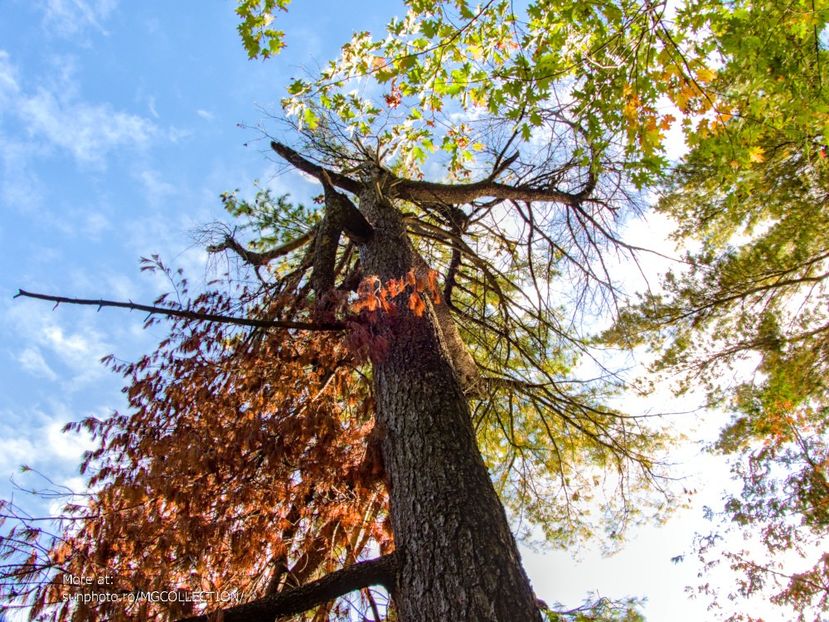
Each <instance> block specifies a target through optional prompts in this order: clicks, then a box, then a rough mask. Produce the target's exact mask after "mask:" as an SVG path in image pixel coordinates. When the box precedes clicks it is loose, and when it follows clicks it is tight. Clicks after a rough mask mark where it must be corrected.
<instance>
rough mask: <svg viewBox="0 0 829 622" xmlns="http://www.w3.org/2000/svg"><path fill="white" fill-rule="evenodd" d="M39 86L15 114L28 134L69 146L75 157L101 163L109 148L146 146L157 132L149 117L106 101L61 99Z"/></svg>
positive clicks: (88, 161) (91, 162)
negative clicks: (123, 109)
mask: <svg viewBox="0 0 829 622" xmlns="http://www.w3.org/2000/svg"><path fill="white" fill-rule="evenodd" d="M61 99H62V98H59V97H58V96H57V95H56V94H54V93H52V92H50V91H48V90H47V89H45V88H42V87H41V88H39V89H38V90H37V93H36V94H35V95H34V96H31V97H24V98H21V99H20V100H19V102H18V115H19V116H20V117H21V118H22V120H23V121H24V122H25V123H26V127H27V130H28V132H29V133H30V134H32V135H35V136H40V137H42V138H45V139H46V140H47V141H48V142H49V143H51V144H53V145H55V146H58V147H61V148H63V149H66V150H68V151H69V152H70V153H71V154H72V155H73V156H74V157H75V159H76V160H78V161H79V162H82V163H86V164H94V165H101V164H103V163H104V158H105V156H106V155H108V154H109V152H111V151H114V150H116V149H120V148H122V147H139V148H140V147H146V146H147V145H148V144H149V143H150V141H151V139H152V138H153V137H154V136H156V135H157V134H158V128H157V127H156V126H155V125H154V124H153V123H152V122H151V121H149V120H147V119H145V118H143V117H140V116H137V115H133V114H128V113H125V112H119V111H116V110H113V109H112V107H111V106H110V105H109V104H90V103H87V102H83V101H71V100H70V101H66V100H64V101H61Z"/></svg>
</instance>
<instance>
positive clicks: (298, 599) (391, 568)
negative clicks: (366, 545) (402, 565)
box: [178, 553, 397, 622]
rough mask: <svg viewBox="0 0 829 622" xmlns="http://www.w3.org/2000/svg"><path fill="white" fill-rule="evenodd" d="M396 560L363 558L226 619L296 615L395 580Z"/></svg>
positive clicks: (259, 621) (198, 620) (228, 612)
mask: <svg viewBox="0 0 829 622" xmlns="http://www.w3.org/2000/svg"><path fill="white" fill-rule="evenodd" d="M396 570H397V561H396V557H395V554H394V553H391V554H389V555H384V556H383V557H378V558H377V559H372V560H370V561H366V562H360V563H358V564H354V565H353V566H348V567H347V568H343V569H342V570H337V571H336V572H332V573H331V574H328V575H326V576H324V577H323V578H321V579H318V580H317V581H313V582H312V583H309V584H307V585H303V586H302V587H298V588H295V589H292V590H287V591H284V592H280V593H278V594H274V595H272V596H266V597H264V598H260V599H259V600H255V601H252V602H249V603H245V604H244V605H239V606H237V607H230V608H229V609H225V610H224V611H223V612H222V617H221V618H220V619H221V620H223V621H224V622H274V619H276V618H281V617H285V616H289V615H296V614H298V613H302V612H303V611H308V610H309V609H312V608H313V607H316V606H317V605H320V604H322V603H325V602H329V601H331V600H334V599H335V598H337V597H339V596H342V595H343V594H347V593H348V592H353V591H355V590H359V589H362V588H364V587H368V586H370V585H384V586H386V588H387V589H389V588H391V586H393V584H394V574H395V572H396ZM210 619H211V618H210V616H209V615H201V616H194V617H191V618H185V619H182V620H179V621H178V622H209V620H210Z"/></svg>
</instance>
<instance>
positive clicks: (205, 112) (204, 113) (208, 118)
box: [196, 108, 213, 121]
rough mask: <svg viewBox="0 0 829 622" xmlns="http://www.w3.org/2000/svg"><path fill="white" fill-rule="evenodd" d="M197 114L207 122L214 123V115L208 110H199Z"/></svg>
mask: <svg viewBox="0 0 829 622" xmlns="http://www.w3.org/2000/svg"><path fill="white" fill-rule="evenodd" d="M196 114H197V115H199V116H200V117H201V118H202V119H204V120H205V121H212V120H213V113H212V112H210V111H208V110H202V109H201V108H199V109H198V110H196Z"/></svg>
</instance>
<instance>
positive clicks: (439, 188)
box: [271, 141, 596, 205]
mask: <svg viewBox="0 0 829 622" xmlns="http://www.w3.org/2000/svg"><path fill="white" fill-rule="evenodd" d="M271 147H272V148H273V150H274V151H276V153H278V154H279V155H280V156H281V157H282V158H284V159H285V160H286V161H287V162H288V163H289V164H292V165H293V166H295V167H296V168H298V169H299V170H301V171H303V172H305V173H308V174H309V175H313V176H314V177H316V178H317V179H320V180H322V179H323V177H324V176H326V175H327V176H328V177H329V178H330V180H331V183H332V184H333V185H335V186H337V187H339V188H342V189H344V190H348V191H349V192H353V193H355V194H358V193H359V191H360V189H362V187H363V185H362V184H361V183H360V182H358V181H355V180H353V179H351V178H350V177H346V176H345V175H341V174H339V173H335V172H334V171H330V170H328V169H325V168H323V167H322V166H319V165H318V164H314V163H313V162H311V161H310V160H307V159H306V158H304V157H303V156H302V155H300V154H299V153H298V152H296V151H294V150H293V149H291V148H290V147H288V146H287V145H283V144H281V143H278V142H276V141H271ZM383 174H384V180H383V181H384V182H385V184H384V186H385V192H386V194H387V196H388V197H389V198H398V199H404V200H406V201H415V202H420V201H442V202H444V203H455V204H460V203H470V202H472V201H475V200H476V199H480V198H482V197H492V198H496V199H501V200H512V201H552V202H555V203H563V204H565V205H577V204H578V203H579V202H581V201H583V200H584V199H586V198H588V197H589V195H590V193H592V192H593V189H594V187H595V185H596V179H595V176H594V175H592V174H591V175H590V176H589V178H588V181H587V183H586V184H585V186H584V188H583V189H582V190H580V191H579V192H576V193H570V192H563V191H561V190H557V189H555V188H546V187H532V186H512V185H509V184H502V183H500V182H497V181H494V180H492V179H484V180H482V181H478V182H475V183H471V184H442V183H436V182H431V181H415V180H411V179H401V178H399V177H397V176H395V175H393V174H392V173H389V172H388V171H383Z"/></svg>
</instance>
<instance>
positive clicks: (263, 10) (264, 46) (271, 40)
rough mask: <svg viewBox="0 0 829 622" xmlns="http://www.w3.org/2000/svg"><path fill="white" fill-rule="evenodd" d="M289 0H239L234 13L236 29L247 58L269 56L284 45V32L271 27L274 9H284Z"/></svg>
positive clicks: (277, 51)
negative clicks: (237, 23)
mask: <svg viewBox="0 0 829 622" xmlns="http://www.w3.org/2000/svg"><path fill="white" fill-rule="evenodd" d="M290 2H291V0H240V1H239V2H238V4H237V6H236V14H237V15H238V16H239V18H240V20H241V21H240V22H239V26H238V30H239V36H240V37H241V38H242V44H243V45H244V46H245V51H246V52H247V53H248V58H257V57H261V58H263V59H264V58H269V57H270V56H273V55H275V54H279V52H280V51H281V50H282V48H283V47H285V42H284V38H285V33H284V32H282V31H281V30H276V29H274V28H271V27H270V25H271V23H273V19H274V11H275V10H277V9H280V10H282V11H286V10H287V9H288V5H289V4H290Z"/></svg>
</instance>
